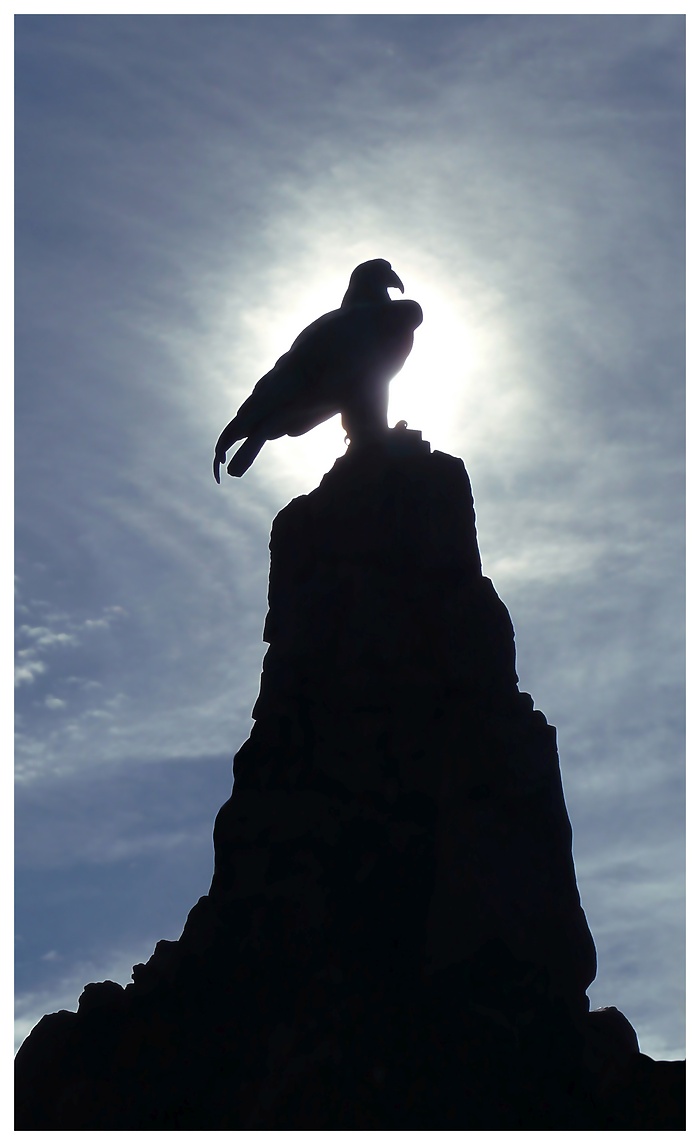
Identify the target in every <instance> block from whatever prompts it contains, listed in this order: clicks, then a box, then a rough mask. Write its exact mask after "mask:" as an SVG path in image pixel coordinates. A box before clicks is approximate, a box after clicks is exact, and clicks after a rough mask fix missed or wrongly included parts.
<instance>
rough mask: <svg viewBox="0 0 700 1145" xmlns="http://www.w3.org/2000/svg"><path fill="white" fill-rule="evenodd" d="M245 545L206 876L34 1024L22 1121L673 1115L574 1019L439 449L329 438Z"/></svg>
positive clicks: (519, 736) (586, 967) (562, 868)
mask: <svg viewBox="0 0 700 1145" xmlns="http://www.w3.org/2000/svg"><path fill="white" fill-rule="evenodd" d="M270 548H271V570H270V595H269V613H268V617H267V621H266V625H265V639H266V640H267V641H268V642H269V645H270V647H269V650H268V652H267V655H266V657H265V661H264V666H263V674H262V681H261V687H260V695H259V697H258V700H257V703H256V706H255V709H254V716H255V725H254V727H253V730H252V733H251V736H250V738H249V740H248V741H247V742H246V743H245V744H244V745H243V747H242V748H241V750H240V751H239V752H238V754H237V756H236V758H235V761H234V788H233V793H232V796H231V798H230V799H229V800H228V801H227V802H226V803H225V804H224V806H223V807H222V808H221V810H220V812H219V814H218V816H217V819H216V825H215V830H214V843H215V870H214V876H213V880H212V885H211V888H210V891H209V894H208V895H205V896H204V897H202V898H201V899H200V900H199V902H198V903H197V904H196V906H195V907H194V908H193V909H192V911H191V912H190V915H189V917H188V919H187V923H186V925H185V928H184V931H183V934H182V937H181V938H180V940H179V941H178V942H159V943H158V944H157V946H156V949H155V952H154V954H153V956H152V957H151V958H150V959H149V961H148V963H147V964H146V965H139V966H135V967H134V974H133V979H134V980H133V984H130V985H129V986H127V987H126V988H125V989H122V988H121V987H119V986H117V985H116V984H114V983H102V984H91V985H90V986H87V987H86V989H85V991H84V993H83V995H82V996H81V998H80V1004H79V1007H78V1012H77V1014H72V1013H69V1012H67V1011H61V1012H60V1013H59V1014H53V1015H49V1016H47V1017H45V1018H43V1019H42V1021H41V1022H40V1023H39V1024H38V1025H37V1026H36V1027H35V1029H34V1030H33V1031H32V1033H31V1034H30V1036H29V1037H28V1038H27V1040H26V1041H25V1043H24V1045H23V1046H22V1047H21V1049H20V1051H19V1054H18V1057H17V1077H18V1086H17V1128H19V1129H72V1130H76V1129H112V1130H115V1129H237V1128H246V1129H282V1130H284V1129H307V1130H314V1129H404V1130H409V1129H487V1130H494V1129H538V1130H547V1129H607V1128H613V1129H652V1128H653V1129H656V1128H670V1129H673V1128H675V1129H679V1128H683V1065H684V1063H681V1062H653V1061H652V1060H651V1059H650V1058H647V1057H646V1056H645V1055H644V1054H641V1053H639V1048H638V1045H637V1044H636V1035H634V1031H633V1030H632V1027H631V1026H630V1025H629V1023H628V1022H627V1020H626V1019H625V1018H624V1016H623V1015H621V1014H619V1013H618V1011H616V1010H614V1007H610V1008H608V1009H607V1010H605V1011H596V1012H594V1013H593V1014H589V1012H588V1000H587V997H586V990H587V987H588V986H589V984H590V982H591V981H592V980H593V978H594V976H595V971H596V962H595V948H594V944H593V940H592V937H591V934H590V931H589V929H588V926H587V923H586V919H585V915H584V913H583V910H582V908H581V904H580V901H579V895H578V890H577V886H576V879H575V873H574V866H573V859H572V853H571V827H570V823H569V819H568V815H567V811H566V806H565V802H564V796H563V792H562V786H561V778H560V772H559V764H558V758H557V748H556V735H555V730H554V728H552V727H550V726H549V725H548V724H547V721H546V719H545V717H544V716H543V715H542V713H541V712H537V711H534V710H533V704H532V700H531V699H530V697H529V696H527V695H525V694H523V693H521V692H519V690H518V686H517V676H516V672H515V645H514V636H513V629H512V625H511V622H510V618H509V616H508V612H507V610H506V608H505V607H504V605H503V604H502V603H501V601H500V600H499V599H498V596H497V595H496V593H495V591H494V588H493V585H492V584H491V582H490V581H489V580H488V579H487V578H486V577H484V576H483V575H482V572H481V562H480V558H479V551H478V547H477V541H476V529H475V518H474V509H473V502H472V497H471V490H470V485H469V480H468V477H467V474H466V472H465V469H464V465H463V464H462V462H461V461H459V460H458V459H456V458H453V457H448V456H447V455H445V454H441V453H437V452H433V453H431V452H430V448H429V446H428V444H427V443H426V442H423V441H422V440H421V438H420V434H417V433H411V432H410V431H406V430H400V429H397V430H395V431H392V432H391V433H389V434H388V435H387V438H386V441H385V442H384V443H383V444H381V445H377V446H373V447H368V448H365V449H362V450H357V449H354V448H353V447H351V449H350V450H349V452H348V454H347V455H346V456H345V457H344V458H342V459H340V460H339V461H338V462H336V464H335V466H334V467H333V469H332V470H331V472H330V473H329V474H327V475H326V477H325V478H324V479H323V481H322V482H321V485H320V486H319V488H318V489H317V490H315V491H314V492H313V493H311V494H309V495H308V496H305V497H299V498H297V499H296V500H294V501H293V502H292V503H291V504H290V505H289V506H288V507H287V508H286V509H284V510H283V511H282V512H281V513H280V514H279V515H278V517H277V519H276V521H275V523H274V526H273V530H272V537H271V543H270ZM630 1031H631V1033H630Z"/></svg>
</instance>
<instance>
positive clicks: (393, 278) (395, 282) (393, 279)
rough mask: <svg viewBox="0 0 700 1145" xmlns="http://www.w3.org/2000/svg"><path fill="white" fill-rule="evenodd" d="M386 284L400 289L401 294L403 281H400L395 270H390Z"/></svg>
mask: <svg viewBox="0 0 700 1145" xmlns="http://www.w3.org/2000/svg"><path fill="white" fill-rule="evenodd" d="M387 286H395V287H396V289H397V290H400V291H401V293H402V294H403V282H402V281H401V279H400V278H399V276H398V274H397V273H396V271H395V270H392V272H391V274H390V275H389V281H388V282H387Z"/></svg>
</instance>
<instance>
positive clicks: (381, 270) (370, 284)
mask: <svg viewBox="0 0 700 1145" xmlns="http://www.w3.org/2000/svg"><path fill="white" fill-rule="evenodd" d="M390 286H393V287H394V288H395V289H396V290H400V291H401V293H402V294H403V283H402V281H401V279H400V278H399V276H398V274H397V273H396V271H395V270H392V269H391V263H390V262H387V261H386V259H385V258H372V259H370V261H369V262H361V263H360V265H359V266H356V267H355V269H354V270H353V272H352V274H351V275H350V285H349V286H348V289H347V291H346V292H345V297H344V298H343V301H342V303H341V306H368V305H371V304H372V303H377V302H390V301H391V300H390V298H389V287H390Z"/></svg>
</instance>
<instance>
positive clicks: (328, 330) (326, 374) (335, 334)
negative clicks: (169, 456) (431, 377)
mask: <svg viewBox="0 0 700 1145" xmlns="http://www.w3.org/2000/svg"><path fill="white" fill-rule="evenodd" d="M390 287H394V288H396V289H397V290H400V291H401V293H402V294H403V292H404V288H403V283H402V282H401V279H400V278H399V277H398V275H397V274H396V273H395V271H393V270H392V269H391V264H390V263H388V262H387V261H386V259H383V258H375V259H371V260H370V261H369V262H363V263H361V264H360V266H357V267H355V269H354V270H353V272H352V274H351V276H350V283H349V285H348V289H347V291H346V292H345V295H344V297H343V301H342V302H341V304H340V307H339V308H338V309H337V310H331V311H330V312H329V313H328V314H323V315H322V316H321V317H320V318H317V319H316V321H315V322H312V323H311V325H310V326H307V327H306V329H305V330H302V332H301V334H300V335H299V336H298V338H296V339H295V341H294V342H293V343H292V345H291V347H290V349H289V350H288V351H287V353H286V354H283V355H282V357H281V358H279V359H278V361H277V362H276V363H275V365H274V366H273V368H272V369H271V370H270V371H269V373H267V374H265V375H264V376H263V377H262V378H261V379H260V381H259V382H258V383H257V385H256V386H255V388H254V389H253V392H252V393H251V395H250V397H249V398H247V399H246V401H244V402H243V405H242V406H241V407H240V409H239V410H238V413H237V414H236V416H235V417H234V418H233V420H232V421H230V422H229V423H228V425H227V426H226V427H225V429H223V430H222V432H221V435H220V437H219V440H218V441H217V443H216V449H215V451H214V477H215V478H216V481H217V483H218V482H219V469H220V467H221V466H222V465H224V464H225V463H226V453H227V451H228V450H229V449H230V448H231V446H232V445H234V444H235V442H237V441H240V440H241V439H243V438H245V439H246V440H245V441H244V442H243V444H242V445H240V446H239V447H238V449H237V450H236V452H235V453H234V455H233V457H232V458H231V461H230V462H229V464H228V467H227V472H228V473H230V475H231V476H232V477H242V476H243V474H244V473H245V472H246V470H247V469H249V468H250V466H251V465H252V464H253V462H254V461H255V458H256V457H257V455H258V453H259V452H260V450H261V449H262V447H263V445H264V444H265V442H266V441H271V440H274V439H275V438H278V437H283V436H284V435H285V434H287V435H288V436H289V437H300V436H301V434H303V433H307V432H308V430H310V429H313V428H314V426H317V425H320V423H321V422H323V421H326V420H327V419H328V418H329V417H333V416H334V414H337V413H340V414H341V416H342V423H343V427H344V429H345V432H346V434H347V436H348V437H349V438H350V441H351V442H355V443H357V442H360V443H362V442H366V441H369V440H372V439H374V438H376V437H377V436H379V435H380V434H382V433H383V432H385V431H386V430H387V428H388V426H387V407H388V403H389V382H390V381H391V379H392V378H393V377H394V376H395V374H397V373H398V372H399V370H400V369H401V367H402V366H403V364H404V362H405V361H406V358H407V357H408V355H409V354H410V352H411V348H412V346H413V331H414V330H415V329H416V327H418V326H420V324H421V322H422V321H423V311H422V310H421V308H420V306H419V305H418V303H417V302H412V301H410V300H408V299H396V300H393V299H391V298H390V297H389V288H390Z"/></svg>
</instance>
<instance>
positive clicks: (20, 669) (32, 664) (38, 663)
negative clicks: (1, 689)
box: [15, 660, 46, 688]
mask: <svg viewBox="0 0 700 1145" xmlns="http://www.w3.org/2000/svg"><path fill="white" fill-rule="evenodd" d="M45 671H46V664H44V662H43V661H42V660H24V661H23V662H22V663H21V664H19V665H17V667H16V668H15V687H16V688H18V687H20V686H21V685H22V684H33V683H34V681H35V680H36V678H37V676H41V675H43V673H44V672H45Z"/></svg>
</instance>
